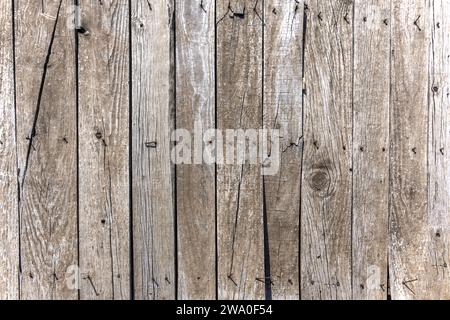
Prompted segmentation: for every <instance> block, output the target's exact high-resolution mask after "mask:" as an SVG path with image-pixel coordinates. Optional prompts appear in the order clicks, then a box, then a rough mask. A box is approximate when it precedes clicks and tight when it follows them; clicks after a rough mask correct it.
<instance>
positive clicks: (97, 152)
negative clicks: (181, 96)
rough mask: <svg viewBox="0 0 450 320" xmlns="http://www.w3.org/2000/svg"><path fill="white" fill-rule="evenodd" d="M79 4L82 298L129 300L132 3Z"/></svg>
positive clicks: (83, 0)
mask: <svg viewBox="0 0 450 320" xmlns="http://www.w3.org/2000/svg"><path fill="white" fill-rule="evenodd" d="M80 6H81V12H82V20H81V24H82V29H81V30H83V31H84V32H83V33H81V32H80V33H79V37H78V38H79V53H78V54H79V128H78V130H79V183H80V187H79V205H80V209H79V211H80V212H79V219H80V224H79V225H80V226H79V228H80V232H79V234H80V240H79V242H80V272H81V280H80V284H81V290H80V297H81V299H118V300H119V299H129V298H130V248H129V247H130V242H129V238H130V233H129V228H130V201H129V196H130V195H129V189H130V186H129V99H130V98H129V83H128V82H129V58H130V57H129V7H128V1H122V0H107V1H105V0H103V1H90V0H81V1H80Z"/></svg>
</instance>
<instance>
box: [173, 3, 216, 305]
mask: <svg viewBox="0 0 450 320" xmlns="http://www.w3.org/2000/svg"><path fill="white" fill-rule="evenodd" d="M175 12H176V22H175V23H176V45H177V48H176V59H177V60H176V62H177V66H176V70H177V75H176V81H177V95H176V127H177V128H178V129H186V130H188V131H189V133H190V134H191V136H192V140H191V147H192V148H193V147H194V144H193V139H194V138H193V137H194V135H197V137H200V139H202V140H201V141H203V134H204V133H206V131H207V130H208V129H214V128H215V100H214V99H215V72H214V68H215V65H214V64H215V47H214V37H215V34H214V30H215V1H214V0H205V1H203V2H202V3H201V5H200V4H199V3H198V2H194V1H183V0H181V1H180V0H179V1H177V2H176V11H175ZM205 138H207V137H206V136H205ZM207 142H208V141H206V142H204V141H203V142H201V144H202V148H201V149H199V150H196V152H199V154H198V155H197V157H199V159H200V160H198V159H196V158H195V157H191V160H190V163H187V164H181V165H178V166H177V171H176V174H177V179H176V180H177V217H178V218H177V225H178V227H177V230H178V235H177V236H178V298H179V299H190V300H191V299H214V298H215V297H216V235H215V231H214V230H215V228H216V227H215V223H216V218H215V213H216V212H215V166H214V164H211V163H210V164H208V163H205V162H204V161H203V159H202V155H203V154H202V150H203V146H204V145H205V144H206V143H207ZM205 146H206V145H205Z"/></svg>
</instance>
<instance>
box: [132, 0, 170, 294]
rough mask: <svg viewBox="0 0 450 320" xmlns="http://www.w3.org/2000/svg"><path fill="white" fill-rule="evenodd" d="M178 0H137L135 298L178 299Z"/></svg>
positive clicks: (134, 27)
mask: <svg viewBox="0 0 450 320" xmlns="http://www.w3.org/2000/svg"><path fill="white" fill-rule="evenodd" d="M173 14H174V13H173V0H167V1H152V2H148V1H145V0H142V1H133V2H132V7H131V19H132V30H131V31H132V48H131V50H132V61H133V63H132V88H133V89H132V92H133V105H132V115H131V116H132V124H133V125H132V170H133V176H132V181H133V189H132V192H133V245H134V276H135V278H134V287H135V297H136V299H174V298H175V284H176V281H177V280H176V278H175V254H176V253H175V227H174V214H175V212H174V201H175V197H174V191H173V189H174V183H173V180H174V170H173V165H172V163H171V159H170V146H171V144H170V138H171V131H172V129H173V127H174V119H173V111H174V86H173V80H174V59H173V32H172V30H173V23H174V21H173Z"/></svg>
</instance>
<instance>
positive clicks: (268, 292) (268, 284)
mask: <svg viewBox="0 0 450 320" xmlns="http://www.w3.org/2000/svg"><path fill="white" fill-rule="evenodd" d="M258 2H259V0H257V1H256V2H255V6H254V8H253V11H254V12H255V13H256V15H257V16H258V17H259V19H260V20H261V22H262V28H261V33H262V52H261V55H262V59H261V69H262V76H261V101H262V110H261V123H264V97H265V95H264V94H265V93H264V86H265V75H266V74H265V73H266V70H265V41H266V39H265V29H264V26H265V24H264V20H263V19H261V17H260V16H259V14H258V12H257V10H256V8H257V6H258ZM262 14H263V17H265V0H262ZM277 116H278V113H277V115H276V117H275V121H276V119H277ZM241 119H242V117H241ZM261 170H263V168H261ZM262 198H263V203H262V206H263V208H262V209H263V210H262V213H263V249H264V286H265V298H266V300H272V280H271V279H272V275H271V272H270V239H269V226H268V220H267V202H266V185H265V179H264V176H262Z"/></svg>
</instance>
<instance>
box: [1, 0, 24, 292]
mask: <svg viewBox="0 0 450 320" xmlns="http://www.w3.org/2000/svg"><path fill="white" fill-rule="evenodd" d="M0 25H1V26H2V28H1V30H0V299H1V300H15V299H18V298H19V281H18V280H19V208H18V192H17V190H18V181H17V153H16V126H15V123H16V118H15V117H16V115H15V109H14V108H15V104H14V53H13V13H12V1H2V2H1V3H0Z"/></svg>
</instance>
